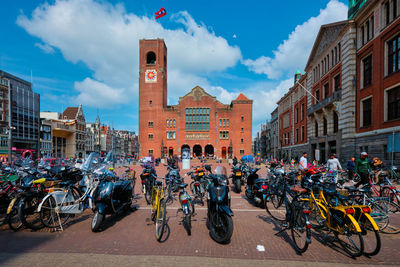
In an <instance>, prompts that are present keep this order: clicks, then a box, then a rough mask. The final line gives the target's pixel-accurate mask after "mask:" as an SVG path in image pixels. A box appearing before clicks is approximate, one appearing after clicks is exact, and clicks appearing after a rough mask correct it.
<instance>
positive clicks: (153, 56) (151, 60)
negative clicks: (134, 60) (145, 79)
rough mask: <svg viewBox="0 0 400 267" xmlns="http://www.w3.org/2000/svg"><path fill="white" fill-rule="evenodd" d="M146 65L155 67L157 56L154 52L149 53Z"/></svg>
mask: <svg viewBox="0 0 400 267" xmlns="http://www.w3.org/2000/svg"><path fill="white" fill-rule="evenodd" d="M146 64H147V65H155V64H156V54H155V53H154V52H151V51H150V52H148V53H147V55H146Z"/></svg>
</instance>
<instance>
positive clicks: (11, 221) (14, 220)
mask: <svg viewBox="0 0 400 267" xmlns="http://www.w3.org/2000/svg"><path fill="white" fill-rule="evenodd" d="M7 222H8V226H9V227H10V229H11V230H13V231H15V232H16V231H18V230H19V229H21V228H22V226H23V224H22V222H21V220H20V219H19V217H18V207H17V206H15V205H14V206H13V207H12V210H11V212H10V213H9V214H8V215H7Z"/></svg>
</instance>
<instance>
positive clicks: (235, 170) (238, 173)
mask: <svg viewBox="0 0 400 267" xmlns="http://www.w3.org/2000/svg"><path fill="white" fill-rule="evenodd" d="M242 174H243V173H242V166H236V165H235V166H233V167H232V174H231V175H230V176H229V178H230V179H232V183H233V185H234V186H235V191H236V193H240V192H241V191H242Z"/></svg>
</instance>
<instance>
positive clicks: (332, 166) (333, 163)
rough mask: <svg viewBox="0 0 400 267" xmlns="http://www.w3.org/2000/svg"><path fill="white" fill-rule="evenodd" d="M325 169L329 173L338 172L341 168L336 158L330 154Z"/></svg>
mask: <svg viewBox="0 0 400 267" xmlns="http://www.w3.org/2000/svg"><path fill="white" fill-rule="evenodd" d="M326 167H327V168H328V170H330V171H338V170H340V171H341V170H342V166H341V165H340V162H339V160H338V159H337V158H335V155H334V154H331V155H330V157H329V159H328V161H327V162H326Z"/></svg>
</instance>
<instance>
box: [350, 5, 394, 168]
mask: <svg viewBox="0 0 400 267" xmlns="http://www.w3.org/2000/svg"><path fill="white" fill-rule="evenodd" d="M399 5H400V1H398V0H389V1H387V0H386V1H383V0H382V1H367V2H366V3H364V4H363V5H362V6H361V7H359V8H358V9H355V10H354V12H353V13H354V15H353V16H354V21H355V23H356V25H357V55H356V58H357V76H356V82H357V88H356V90H357V91H356V123H355V127H356V133H355V137H356V142H355V146H354V148H355V151H354V153H355V154H358V153H360V152H362V151H366V152H368V153H369V154H370V155H371V156H372V155H373V156H378V157H379V158H381V159H382V160H384V162H385V163H386V164H389V163H391V162H392V160H393V163H394V164H395V165H396V164H397V165H398V164H400V151H393V154H392V153H391V152H392V151H391V150H390V148H391V147H392V142H394V139H398V142H400V17H399V14H400V7H399ZM392 140H393V141H392Z"/></svg>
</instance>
